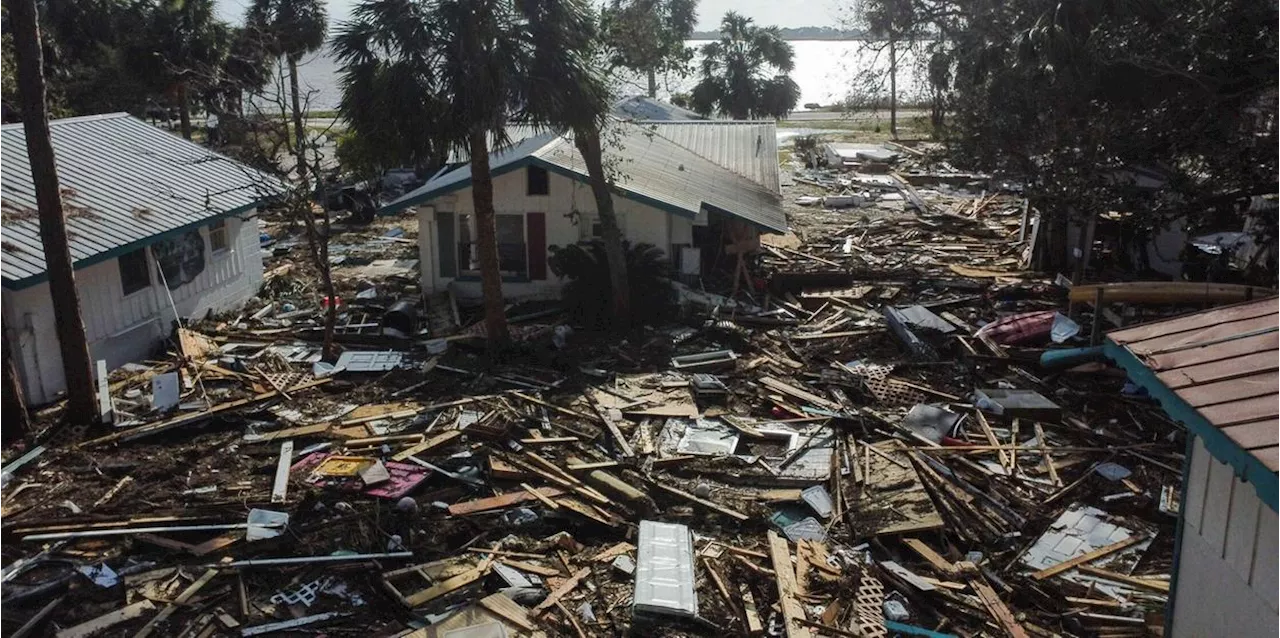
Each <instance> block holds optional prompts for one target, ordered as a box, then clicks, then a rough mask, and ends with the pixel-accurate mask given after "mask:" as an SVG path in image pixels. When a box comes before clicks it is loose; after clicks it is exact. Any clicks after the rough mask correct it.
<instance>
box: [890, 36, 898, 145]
mask: <svg viewBox="0 0 1280 638" xmlns="http://www.w3.org/2000/svg"><path fill="white" fill-rule="evenodd" d="M889 134H890V135H892V136H893V139H895V140H896V139H898V43H897V40H896V38H895V36H894V33H893V28H892V27H890V29H889Z"/></svg>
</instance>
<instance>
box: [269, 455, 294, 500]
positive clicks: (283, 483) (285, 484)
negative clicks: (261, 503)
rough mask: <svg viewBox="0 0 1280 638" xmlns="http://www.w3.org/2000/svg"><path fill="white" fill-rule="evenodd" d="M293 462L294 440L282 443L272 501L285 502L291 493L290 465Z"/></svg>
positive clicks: (272, 489)
mask: <svg viewBox="0 0 1280 638" xmlns="http://www.w3.org/2000/svg"><path fill="white" fill-rule="evenodd" d="M292 464H293V441H285V442H284V443H281V444H280V460H279V461H277V462H276V479H275V482H274V483H273V484H272V487H271V502H272V503H283V502H285V499H286V497H287V496H288V493H289V467H290V466H291V465H292Z"/></svg>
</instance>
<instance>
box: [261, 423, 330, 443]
mask: <svg viewBox="0 0 1280 638" xmlns="http://www.w3.org/2000/svg"><path fill="white" fill-rule="evenodd" d="M331 427H332V426H331V425H330V424H328V423H316V424H315V425H302V426H298V427H296V428H287V429H284V430H276V431H275V432H267V433H265V434H260V435H257V436H254V437H253V438H249V437H245V442H246V443H269V442H271V441H278V440H280V439H291V438H294V437H302V436H311V435H313V434H324V433H326V432H328V431H329V429H330V428H331Z"/></svg>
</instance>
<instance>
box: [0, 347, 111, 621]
mask: <svg viewBox="0 0 1280 638" xmlns="http://www.w3.org/2000/svg"><path fill="white" fill-rule="evenodd" d="M99 363H101V362H99ZM66 599H67V597H66V596H65V595H62V596H58V597H57V598H54V599H53V600H51V601H49V604H47V605H45V606H44V607H41V608H40V611H38V612H36V613H35V615H34V616H32V617H31V618H30V619H29V620H27V622H25V623H23V624H22V626H21V627H19V628H18V630H17V631H15V632H13V633H12V634H10V635H9V638H26V637H27V636H29V635H31V632H32V631H35V629H36V627H39V626H40V623H43V622H44V620H45V618H48V617H49V614H51V613H53V610H54V609H57V607H58V605H61V604H62V601H64V600H66Z"/></svg>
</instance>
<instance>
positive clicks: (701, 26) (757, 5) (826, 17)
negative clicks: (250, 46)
mask: <svg viewBox="0 0 1280 638" xmlns="http://www.w3.org/2000/svg"><path fill="white" fill-rule="evenodd" d="M357 1H358V0H329V3H328V4H329V17H330V22H331V23H334V24H336V23H338V22H341V21H343V20H346V18H347V16H348V15H349V14H350V13H351V7H352V6H354V5H355V3H356V2H357ZM846 2H847V0H844V1H842V0H701V2H699V4H698V30H699V31H710V30H713V29H715V28H716V26H717V25H718V24H719V23H720V18H721V17H722V16H723V15H724V14H725V12H727V11H737V12H738V13H741V14H743V15H745V16H747V17H749V18H753V19H755V21H756V22H757V23H759V24H762V25H776V26H779V27H834V26H837V24H838V22H839V7H840V5H841V4H845V3H846ZM217 4H218V14H219V15H220V16H221V17H222V19H223V20H226V21H227V22H231V23H234V24H239V23H240V21H241V18H242V17H243V16H244V10H245V7H246V6H248V4H249V0H217Z"/></svg>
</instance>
